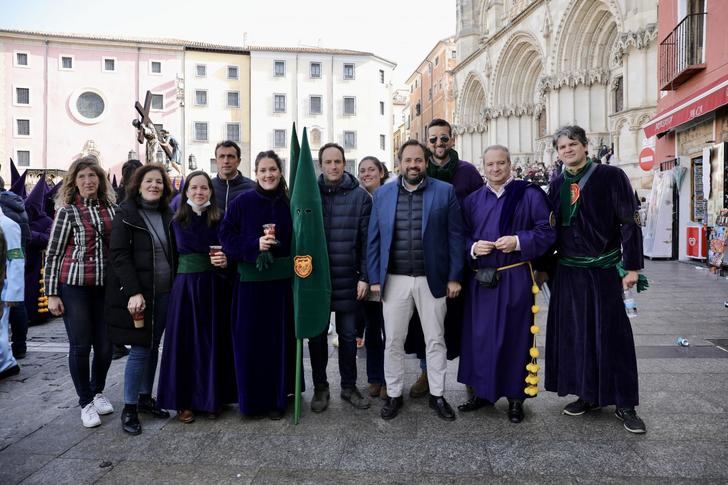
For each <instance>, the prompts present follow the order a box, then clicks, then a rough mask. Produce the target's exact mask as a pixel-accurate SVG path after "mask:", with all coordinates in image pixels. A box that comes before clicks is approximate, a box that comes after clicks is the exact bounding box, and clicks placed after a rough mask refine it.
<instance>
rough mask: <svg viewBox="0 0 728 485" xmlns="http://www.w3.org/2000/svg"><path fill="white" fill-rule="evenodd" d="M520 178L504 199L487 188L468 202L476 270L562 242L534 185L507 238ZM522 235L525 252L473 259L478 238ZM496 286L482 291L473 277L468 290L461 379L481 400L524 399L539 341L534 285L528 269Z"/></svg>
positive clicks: (504, 275) (511, 272) (507, 274)
mask: <svg viewBox="0 0 728 485" xmlns="http://www.w3.org/2000/svg"><path fill="white" fill-rule="evenodd" d="M517 184H524V182H522V181H520V180H514V181H512V182H510V183H509V184H508V185H506V186H505V194H503V195H501V197H500V198H498V197H497V196H496V195H495V193H493V191H492V190H491V189H490V188H489V187H483V188H481V189H480V190H478V191H477V192H475V193H473V194H472V195H470V196H469V197H467V198H466V199H465V201H464V203H463V220H464V224H465V238H466V251H467V253H468V255H467V258H468V261H470V263H471V267H472V268H473V269H477V268H486V267H495V268H499V267H503V266H507V265H511V264H515V263H519V262H522V261H531V260H533V259H535V258H537V257H539V256H541V255H543V254H544V253H545V252H546V251H547V250H548V249H549V248H550V247H551V246H552V245H553V243H554V241H555V240H556V231H555V230H554V228H552V227H551V225H550V224H549V215H550V213H551V209H550V206H549V203H548V201H547V198H546V194H545V193H544V192H543V190H541V189H540V188H539V187H537V186H533V185H531V186H528V187H526V188H525V191H523V192H522V197H521V199H520V201H519V202H518V203H517V204H516V205H515V208H514V209H513V213H512V217H511V218H510V223H509V224H505V226H506V227H508V229H509V230H506V231H505V233H504V234H501V230H500V228H499V227H500V226H501V224H500V221H501V217H502V215H503V214H504V212H507V211H504V208H505V206H506V200H507V196H508V192H509V191H512V190H514V189H515V187H516V185H517ZM509 235H517V236H518V239H519V242H520V251H514V252H512V253H503V252H502V251H498V250H494V251H493V252H491V253H490V254H488V255H486V256H480V257H478V258H477V259H475V260H474V259H473V258H472V257H471V256H470V249H471V247H472V246H473V244H474V243H475V242H477V241H478V240H485V241H495V240H497V239H498V238H499V237H501V236H509ZM499 274H500V281H499V282H498V285H497V287H496V288H484V287H481V286H480V285H479V284H478V282H477V281H475V280H474V279H470V280H469V283H468V286H467V287H466V291H467V293H466V296H465V317H464V320H463V335H462V344H461V351H460V367H459V369H458V381H460V382H462V383H464V384H467V385H469V386H472V387H473V389H474V391H475V394H476V395H477V396H478V397H482V398H484V399H487V400H488V401H491V402H495V401H497V400H498V399H499V398H500V397H504V396H505V397H508V398H511V399H524V398H525V397H526V396H525V394H524V392H523V390H524V388H525V387H526V384H525V382H524V379H525V377H526V375H527V371H526V364H528V363H529V362H530V360H531V358H530V356H529V353H528V352H529V348H530V347H531V344H532V343H533V335H532V334H531V331H530V327H531V325H532V315H533V314H532V313H531V306H532V305H533V304H534V296H533V293H532V291H531V288H532V286H533V281H532V279H531V273H530V270H529V267H528V266H527V265H522V266H518V267H515V268H512V269H506V270H503V271H500V272H499Z"/></svg>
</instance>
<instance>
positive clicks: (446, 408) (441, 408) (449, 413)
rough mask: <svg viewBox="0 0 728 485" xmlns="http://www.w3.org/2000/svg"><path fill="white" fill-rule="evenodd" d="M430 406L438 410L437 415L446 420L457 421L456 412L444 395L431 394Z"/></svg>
mask: <svg viewBox="0 0 728 485" xmlns="http://www.w3.org/2000/svg"><path fill="white" fill-rule="evenodd" d="M430 407H431V408H432V409H434V410H435V411H437V415H438V416H439V417H440V418H442V419H444V420H445V421H455V412H454V411H453V410H452V408H451V407H450V405H449V404H448V403H447V401H445V398H444V397H443V396H433V395H432V394H430Z"/></svg>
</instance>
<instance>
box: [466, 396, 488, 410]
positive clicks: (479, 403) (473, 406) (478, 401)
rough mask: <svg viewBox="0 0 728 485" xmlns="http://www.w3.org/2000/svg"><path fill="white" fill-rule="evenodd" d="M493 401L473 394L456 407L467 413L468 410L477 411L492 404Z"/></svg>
mask: <svg viewBox="0 0 728 485" xmlns="http://www.w3.org/2000/svg"><path fill="white" fill-rule="evenodd" d="M492 405H493V403H492V402H490V401H488V400H487V399H483V398H481V397H478V396H473V397H471V398H470V399H468V400H467V401H465V402H464V403H462V404H461V405H459V406H458V409H459V410H460V411H462V412H464V413H469V412H470V411H477V410H478V409H480V408H484V407H486V406H492Z"/></svg>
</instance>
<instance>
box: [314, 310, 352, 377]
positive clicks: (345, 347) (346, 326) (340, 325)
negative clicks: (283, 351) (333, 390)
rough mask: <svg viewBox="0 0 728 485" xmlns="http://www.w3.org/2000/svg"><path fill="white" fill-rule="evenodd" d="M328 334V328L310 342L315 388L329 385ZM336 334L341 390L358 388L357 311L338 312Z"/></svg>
mask: <svg viewBox="0 0 728 485" xmlns="http://www.w3.org/2000/svg"><path fill="white" fill-rule="evenodd" d="M327 333H328V326H326V329H325V330H324V331H323V333H322V334H321V335H319V336H317V337H314V338H311V339H309V340H308V352H309V354H310V356H311V373H312V374H313V385H314V387H315V388H321V387H322V386H328V385H329V383H328V381H327V380H326V365H327V364H328V361H329V345H328V340H327ZM336 333H337V334H339V374H340V375H341V388H342V389H345V388H351V387H356V311H353V312H336Z"/></svg>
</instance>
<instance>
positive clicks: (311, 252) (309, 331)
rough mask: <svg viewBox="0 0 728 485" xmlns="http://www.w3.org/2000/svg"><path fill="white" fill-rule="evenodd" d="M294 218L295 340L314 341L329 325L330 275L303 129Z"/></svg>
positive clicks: (292, 214) (309, 154)
mask: <svg viewBox="0 0 728 485" xmlns="http://www.w3.org/2000/svg"><path fill="white" fill-rule="evenodd" d="M291 217H292V218H293V248H294V252H293V256H294V268H293V269H294V276H293V309H294V318H295V322H296V338H299V339H302V338H309V337H315V336H317V335H319V334H321V332H323V331H324V328H326V327H327V326H328V324H329V315H330V312H331V310H330V307H331V274H330V273H329V254H328V251H327V247H326V233H325V232H324V217H323V209H322V208H321V194H320V193H319V188H318V182H317V180H316V173H315V171H314V168H313V160H312V159H311V149H310V148H309V146H308V139H307V135H306V129H305V128H304V129H303V138H302V142H301V155H300V158H299V160H298V167H297V171H296V181H295V185H294V186H293V191H292V192H291Z"/></svg>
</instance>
